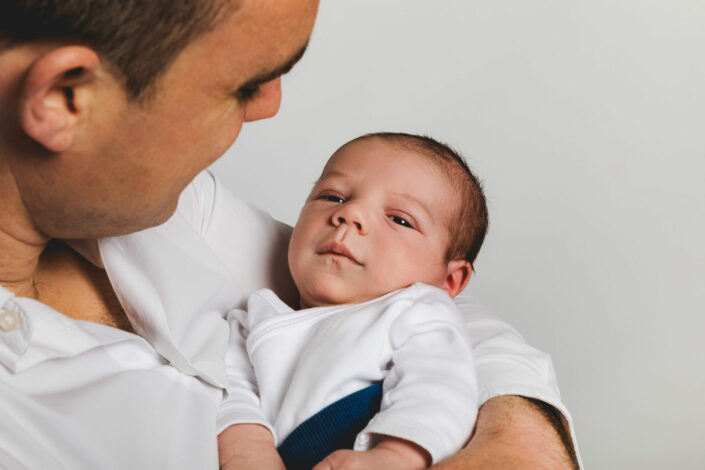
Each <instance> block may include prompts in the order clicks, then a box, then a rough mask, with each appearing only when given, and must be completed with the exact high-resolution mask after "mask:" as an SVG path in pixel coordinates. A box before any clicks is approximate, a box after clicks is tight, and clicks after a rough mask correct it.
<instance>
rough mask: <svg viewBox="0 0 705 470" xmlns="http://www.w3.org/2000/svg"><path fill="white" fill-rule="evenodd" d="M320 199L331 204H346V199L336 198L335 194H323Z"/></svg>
mask: <svg viewBox="0 0 705 470" xmlns="http://www.w3.org/2000/svg"><path fill="white" fill-rule="evenodd" d="M318 199H323V200H325V201H330V202H337V203H338V204H342V203H344V202H345V199H343V198H342V197H340V196H336V195H335V194H322V195H320V196H318Z"/></svg>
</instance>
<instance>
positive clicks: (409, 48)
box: [214, 0, 705, 470]
mask: <svg viewBox="0 0 705 470" xmlns="http://www.w3.org/2000/svg"><path fill="white" fill-rule="evenodd" d="M283 89H284V99H283V103H282V107H281V111H280V113H279V115H278V116H277V117H276V118H274V119H271V120H267V121H262V122H258V123H252V124H248V125H246V126H245V129H244V130H243V133H242V135H241V137H240V138H239V139H238V141H237V143H236V144H235V146H234V147H233V148H232V149H231V150H230V151H229V152H228V154H227V155H226V156H225V157H224V158H222V159H221V160H220V161H219V162H217V163H216V164H215V165H214V168H215V171H216V174H217V175H218V176H219V178H220V179H221V180H223V181H224V182H225V184H226V185H227V186H228V187H229V188H231V189H232V190H233V191H234V192H235V193H236V194H239V195H240V196H241V197H243V198H244V199H246V200H249V201H251V202H254V203H255V204H257V205H259V206H260V207H262V208H264V209H266V210H268V211H269V212H271V213H272V214H273V215H274V216H275V217H277V218H279V219H281V220H283V221H286V222H288V223H290V224H293V223H294V222H295V221H296V217H297V214H298V211H299V208H300V207H301V205H302V203H303V201H304V199H305V197H306V195H307V193H308V191H309V190H310V189H311V187H312V184H313V182H314V181H315V180H316V178H317V176H318V175H319V174H320V171H321V169H322V168H323V164H324V162H325V161H326V159H327V158H328V156H329V155H330V154H331V153H333V152H334V151H335V149H336V148H337V147H338V146H340V145H341V144H342V143H343V142H345V141H347V140H349V139H351V138H353V137H356V136H358V135H360V134H363V133H366V132H371V131H380V130H394V131H407V132H416V133H425V134H429V135H431V136H434V137H436V138H438V139H441V140H444V141H446V142H448V143H450V144H451V145H453V146H455V147H456V148H458V149H459V150H460V151H461V152H462V153H463V154H464V155H465V156H466V157H467V159H468V161H469V163H470V166H471V167H472V168H473V169H474V170H476V172H477V173H478V174H479V175H480V176H481V178H482V179H483V180H484V182H485V186H486V192H487V197H488V200H489V207H490V219H491V223H490V232H489V235H488V238H487V240H486V242H485V246H484V247H483V250H482V251H481V252H480V256H479V258H478V262H477V266H476V267H477V273H476V274H475V275H474V276H473V278H472V279H471V281H470V284H469V287H468V289H467V290H466V292H468V293H470V294H471V295H473V296H474V297H475V298H477V299H478V300H480V301H481V302H483V303H484V304H486V305H488V306H490V307H491V308H492V309H493V310H495V311H496V312H497V313H498V314H500V315H501V316H502V318H504V319H505V320H506V321H508V322H509V323H510V324H512V325H514V326H515V327H517V328H518V329H519V330H520V331H521V333H522V334H523V336H524V338H525V339H526V340H527V341H528V342H529V343H531V344H532V345H534V346H536V347H538V348H540V349H543V350H545V351H547V352H549V353H550V354H551V355H552V357H553V361H554V365H555V367H556V372H557V374H558V380H559V384H560V387H561V392H562V394H563V399H564V401H565V403H566V405H567V406H568V408H569V409H570V410H571V412H572V415H573V418H574V420H575V426H576V432H577V436H578V442H579V446H580V449H581V453H582V456H583V460H584V463H585V466H586V468H592V469H601V470H606V469H659V470H660V469H664V468H677V469H679V470H687V469H694V470H695V469H698V470H702V469H703V468H705V450H704V449H705V448H704V447H703V439H704V438H705V403H704V401H705V337H704V333H705V189H704V187H703V182H702V180H703V178H704V177H705V2H703V1H702V0H591V1H589V2H588V1H581V2H576V1H558V0H544V1H540V0H492V1H490V0H485V1H474V0H442V1H441V0H438V1H428V0H425V1H422V0H395V1H391V0H390V1H380V0H364V1H363V0H356V1H349V2H341V1H331V0H323V1H322V2H321V7H320V14H319V17H318V21H317V25H316V29H315V31H314V34H313V37H312V40H311V43H310V47H309V50H308V52H307V53H306V56H305V57H304V59H303V60H302V62H301V63H300V64H299V65H298V66H297V67H296V68H295V69H294V70H293V71H292V72H291V73H290V74H289V75H287V76H286V77H285V78H284V83H283Z"/></svg>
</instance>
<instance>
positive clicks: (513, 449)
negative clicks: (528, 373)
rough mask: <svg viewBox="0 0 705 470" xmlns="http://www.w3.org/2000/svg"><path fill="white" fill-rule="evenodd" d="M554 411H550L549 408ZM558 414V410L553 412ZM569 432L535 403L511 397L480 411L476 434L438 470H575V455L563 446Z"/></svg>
mask: <svg viewBox="0 0 705 470" xmlns="http://www.w3.org/2000/svg"><path fill="white" fill-rule="evenodd" d="M548 408H550V407H548ZM553 412H554V413H555V410H554V411H553ZM565 432H566V431H565V429H564V428H563V427H562V425H554V424H553V423H551V421H550V420H549V419H546V416H545V415H544V413H543V412H542V411H541V409H540V408H539V407H538V406H537V405H536V404H535V403H533V402H532V401H530V400H528V399H526V398H523V397H518V396H513V395H507V396H500V397H496V398H493V399H491V400H489V401H487V402H486V403H485V404H484V405H482V406H481V407H480V411H479V414H478V417H477V423H476V424H475V433H474V435H473V437H472V439H471V440H470V443H469V444H468V445H467V446H466V447H465V448H464V449H462V450H461V451H460V452H458V453H456V454H455V455H453V456H451V457H449V458H448V459H446V460H444V461H443V462H440V463H439V464H438V465H435V466H434V467H433V468H435V469H438V470H495V469H496V470H506V469H514V470H573V469H577V468H578V464H577V460H576V458H575V454H574V453H573V452H572V451H570V452H569V451H568V449H567V448H566V447H565V446H564V445H563V444H562V442H561V434H564V433H565Z"/></svg>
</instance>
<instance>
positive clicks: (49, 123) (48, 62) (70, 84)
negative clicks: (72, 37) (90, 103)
mask: <svg viewBox="0 0 705 470" xmlns="http://www.w3.org/2000/svg"><path fill="white" fill-rule="evenodd" d="M99 65H100V59H99V58H98V54H97V53H96V52H95V51H94V50H92V49H90V48H87V47H82V46H67V47H60V48H57V49H53V50H52V51H50V52H48V53H46V54H44V55H42V56H40V57H39V58H38V59H37V60H36V61H35V62H34V63H33V64H32V65H31V66H30V68H29V70H28V71H27V73H26V74H25V77H24V79H23V81H22V87H21V92H20V103H19V105H20V108H19V118H20V125H21V126H22V129H23V130H24V131H25V132H26V133H27V135H28V136H30V137H31V138H32V139H34V140H35V141H36V142H38V143H39V144H41V145H42V146H44V147H45V148H46V149H48V150H50V151H52V152H63V151H65V150H68V149H69V148H71V146H72V145H73V143H74V137H75V135H76V131H77V128H78V124H79V123H80V120H81V118H82V117H83V116H84V115H85V114H86V110H85V109H84V108H85V103H84V101H85V98H86V96H85V94H84V93H83V89H84V88H87V87H85V85H86V84H88V83H89V82H91V81H92V80H94V78H95V75H94V72H95V70H96V69H97V68H98V67H99ZM79 89H80V93H79Z"/></svg>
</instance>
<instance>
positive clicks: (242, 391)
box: [217, 309, 277, 442]
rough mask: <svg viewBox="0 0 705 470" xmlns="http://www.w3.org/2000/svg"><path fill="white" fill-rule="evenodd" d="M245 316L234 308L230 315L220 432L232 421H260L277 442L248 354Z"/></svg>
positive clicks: (218, 431)
mask: <svg viewBox="0 0 705 470" xmlns="http://www.w3.org/2000/svg"><path fill="white" fill-rule="evenodd" d="M245 315H246V312H245V311H244V310H239V309H233V310H231V311H230V312H229V313H228V317H227V319H228V323H229V324H230V341H229V343H228V349H227V352H226V357H225V373H226V377H227V384H228V385H227V390H226V393H225V398H224V399H223V401H222V402H221V405H220V409H219V410H218V423H217V426H218V428H217V433H218V434H220V433H221V432H223V431H224V430H225V428H227V427H228V426H231V425H233V424H245V423H248V424H260V425H262V426H264V427H266V428H267V429H269V432H271V433H272V436H274V440H275V442H276V441H277V436H276V434H275V432H274V427H273V426H272V424H271V423H270V422H269V421H268V420H267V418H266V417H265V415H264V413H263V412H262V410H261V408H260V400H259V396H258V390H257V380H256V378H255V373H254V370H253V368H252V364H251V363H250V359H249V356H248V355H247V348H246V344H245V343H246V338H247V330H246V328H245V327H244V326H243V323H244V322H241V320H242V319H243V318H244V316H245Z"/></svg>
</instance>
